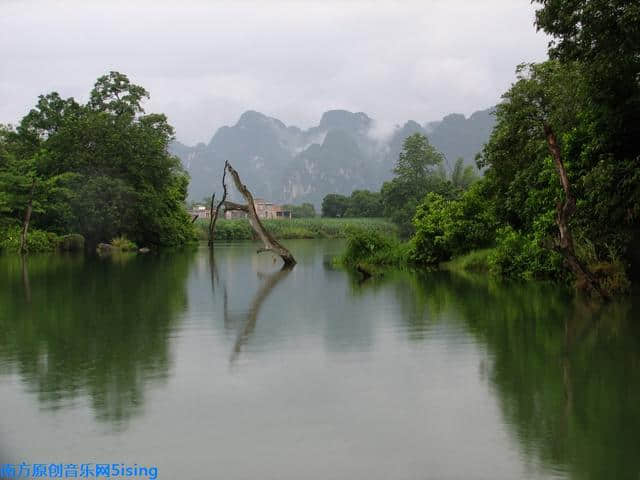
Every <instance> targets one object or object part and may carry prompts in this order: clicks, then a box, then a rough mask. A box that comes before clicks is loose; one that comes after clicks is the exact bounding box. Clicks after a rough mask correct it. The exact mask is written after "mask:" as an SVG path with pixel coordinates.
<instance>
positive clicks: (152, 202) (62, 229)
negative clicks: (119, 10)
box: [0, 72, 195, 245]
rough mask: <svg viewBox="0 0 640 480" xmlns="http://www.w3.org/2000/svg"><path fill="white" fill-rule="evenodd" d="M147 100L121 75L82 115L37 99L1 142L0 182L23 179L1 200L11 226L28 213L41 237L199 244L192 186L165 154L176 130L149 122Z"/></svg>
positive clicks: (163, 121) (65, 104)
mask: <svg viewBox="0 0 640 480" xmlns="http://www.w3.org/2000/svg"><path fill="white" fill-rule="evenodd" d="M145 98H148V93H147V92H146V90H144V88H142V87H140V86H138V85H134V84H132V83H131V82H130V81H129V79H128V78H127V77H126V76H125V75H123V74H121V73H118V72H111V73H109V74H108V75H105V76H102V77H100V78H99V79H98V80H97V82H96V85H95V87H94V89H93V90H92V92H91V94H90V100H89V102H88V103H87V104H86V105H80V104H78V103H77V102H76V101H75V100H74V99H72V98H69V99H62V98H61V97H60V96H59V95H58V94H57V93H55V92H54V93H50V94H48V95H41V96H40V97H39V99H38V102H37V104H36V106H35V107H34V108H33V109H32V110H31V111H30V112H29V113H28V114H27V115H26V116H25V117H24V118H23V119H22V121H21V122H20V124H19V126H18V128H17V129H16V130H15V131H8V130H7V129H5V130H4V131H3V133H2V144H3V147H2V149H1V150H0V182H2V181H3V180H2V178H4V179H5V180H4V182H5V183H7V182H10V179H11V177H12V176H13V177H16V176H17V177H19V181H17V180H16V181H14V182H13V183H12V185H13V187H12V189H9V190H8V192H9V194H7V193H5V194H3V195H2V196H1V197H0V202H1V203H0V208H1V209H2V211H3V215H4V216H5V217H12V218H14V219H15V218H17V217H18V212H20V211H22V212H24V211H25V210H28V209H29V205H31V204H32V205H33V208H32V209H33V223H34V226H35V227H37V228H41V229H46V230H49V231H54V232H58V233H68V232H70V231H76V232H77V233H80V234H82V235H85V236H86V237H87V239H88V240H89V243H90V244H91V243H95V242H99V241H109V240H110V239H111V236H112V235H126V236H128V237H129V238H130V239H131V240H133V241H135V242H136V243H138V244H142V245H147V244H151V245H178V244H182V243H184V242H186V241H189V240H191V239H193V238H195V232H194V228H193V226H192V225H191V223H190V221H189V218H188V215H187V213H186V211H185V199H186V194H187V186H188V181H189V179H188V176H187V174H186V172H185V171H184V170H183V169H182V166H181V164H180V161H179V160H178V159H177V158H176V157H173V156H171V155H170V154H169V153H168V150H167V148H168V145H169V143H170V142H171V140H172V139H173V128H172V127H171V126H170V125H169V124H168V122H167V118H166V117H165V116H164V115H162V114H145V112H144V109H143V107H142V101H143V100H144V99H145ZM25 189H26V190H28V191H29V192H30V195H28V197H30V198H31V199H32V200H29V199H27V197H25ZM12 192H13V193H12ZM12 205H13V206H12Z"/></svg>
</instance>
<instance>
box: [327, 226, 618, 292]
mask: <svg viewBox="0 0 640 480" xmlns="http://www.w3.org/2000/svg"><path fill="white" fill-rule="evenodd" d="M507 247H508V245H507V246H505V245H497V246H493V247H489V248H483V249H476V250H471V251H469V252H466V253H464V254H460V255H457V256H455V257H453V258H451V259H450V260H448V261H445V262H425V261H424V260H423V259H424V256H423V255H420V252H419V251H418V249H417V247H416V241H415V237H413V238H412V239H410V240H409V241H407V242H401V241H400V240H398V239H397V237H395V236H381V235H378V234H377V233H376V232H372V231H369V232H367V231H357V230H354V231H353V232H352V233H351V234H350V235H349V236H348V238H347V247H346V249H345V251H344V252H343V253H342V255H340V256H338V257H336V258H335V259H334V263H336V264H338V265H341V266H343V267H345V268H347V269H351V270H355V271H357V272H359V273H360V274H361V275H362V276H364V277H371V276H382V275H384V274H385V273H386V272H387V271H389V270H393V269H398V268H400V269H406V268H409V269H415V270H434V269H440V270H449V271H453V272H471V273H482V274H486V275H490V276H493V277H496V278H504V279H520V280H544V281H552V282H556V283H558V284H565V285H570V284H574V286H575V287H576V289H578V290H583V289H584V288H583V287H584V286H583V285H580V284H579V283H576V282H575V280H574V279H573V278H572V277H571V275H570V274H569V273H568V272H566V276H561V277H558V276H554V272H555V271H556V270H557V269H549V270H547V271H546V272H545V271H544V269H542V268H537V269H535V268H528V266H529V265H535V264H536V263H535V262H536V261H537V258H535V257H534V256H531V257H528V256H526V255H522V254H521V255H515V254H514V251H513V249H510V248H507ZM578 253H579V257H580V260H581V262H582V263H583V264H584V265H585V266H586V268H588V270H589V271H590V273H591V275H592V276H593V278H594V280H595V281H596V282H598V284H599V286H600V288H601V289H602V290H603V291H605V292H607V293H608V294H609V295H611V296H614V295H618V294H623V293H627V292H629V290H630V288H631V281H630V279H629V277H628V276H627V274H626V271H625V266H624V264H623V263H622V262H621V261H620V260H619V259H614V260H613V261H609V262H605V261H602V260H601V259H599V258H598V257H597V255H595V252H594V251H593V248H587V247H582V248H580V249H578ZM558 258H559V260H558V261H562V258H561V257H559V256H558ZM545 273H546V274H545Z"/></svg>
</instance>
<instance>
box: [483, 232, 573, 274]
mask: <svg viewBox="0 0 640 480" xmlns="http://www.w3.org/2000/svg"><path fill="white" fill-rule="evenodd" d="M489 270H490V271H491V272H492V273H495V274H497V275H501V276H503V277H514V278H515V277H519V278H525V279H531V278H550V279H557V280H561V279H566V278H567V273H566V270H565V269H564V268H563V258H562V256H561V255H560V254H558V253H557V252H555V251H553V250H550V249H547V248H543V247H542V246H541V245H540V241H539V240H538V239H536V238H535V237H534V236H533V235H532V234H522V233H520V232H518V231H516V230H514V229H513V228H512V227H502V228H500V229H498V231H497V234H496V248H495V249H493V250H492V251H491V254H490V255H489Z"/></svg>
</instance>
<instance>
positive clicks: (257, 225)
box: [216, 162, 296, 268]
mask: <svg viewBox="0 0 640 480" xmlns="http://www.w3.org/2000/svg"><path fill="white" fill-rule="evenodd" d="M224 170H225V174H226V172H227V171H228V172H229V174H230V175H231V178H233V183H234V184H235V186H236V188H237V189H238V191H239V192H240V193H241V194H242V196H243V197H244V199H245V200H246V202H247V204H246V205H240V204H237V203H233V202H227V201H226V195H227V189H226V185H225V184H224V175H225V174H223V176H222V183H223V186H224V188H225V190H224V197H223V200H222V202H221V203H220V204H218V208H219V207H220V205H221V204H222V203H224V206H225V210H240V211H243V212H246V213H247V216H248V218H249V224H251V227H252V228H253V230H254V231H255V232H256V233H257V234H258V237H259V238H260V240H262V243H263V244H264V248H261V249H259V250H258V253H260V252H267V251H270V252H273V253H275V254H276V255H279V256H280V258H282V261H283V262H284V267H285V268H286V267H293V266H294V265H295V264H296V260H295V258H293V255H291V252H289V250H287V249H286V248H285V247H284V246H283V245H282V244H280V242H278V241H277V240H276V239H275V238H274V237H273V235H271V234H270V233H269V232H268V231H267V229H266V228H264V226H263V225H262V222H261V221H260V218H259V217H258V214H257V212H256V207H255V203H254V201H253V195H252V194H251V192H250V191H249V189H248V188H247V187H246V185H244V184H243V183H242V181H241V180H240V175H239V174H238V172H237V171H236V170H235V169H234V168H233V167H232V166H231V164H230V163H229V162H225V164H224ZM216 216H217V214H216Z"/></svg>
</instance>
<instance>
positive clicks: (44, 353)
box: [0, 252, 193, 426]
mask: <svg viewBox="0 0 640 480" xmlns="http://www.w3.org/2000/svg"><path fill="white" fill-rule="evenodd" d="M165 260H166V259H165V258H163V257H162V256H145V257H135V256H129V257H117V258H115V257H114V258H106V259H98V258H85V257H83V256H73V257H67V256H62V255H47V256H30V257H29V258H24V259H20V258H18V257H12V256H3V257H1V258H0V262H1V264H2V265H1V266H2V270H3V271H4V272H5V274H3V275H2V276H0V305H2V308H1V309H0V364H2V365H3V366H4V368H5V369H8V370H10V371H13V370H15V369H17V370H18V371H19V372H20V376H21V378H22V379H23V381H25V382H26V384H27V385H28V386H29V389H31V390H32V391H34V392H35V393H37V395H38V398H39V401H40V403H41V405H42V406H43V407H44V408H48V409H57V408H61V407H64V406H66V405H70V404H71V402H72V400H73V399H74V398H76V397H78V396H79V395H87V396H88V397H89V398H90V400H91V405H92V408H93V410H94V412H95V415H96V417H97V418H98V419H99V420H102V421H105V422H112V423H113V424H114V425H115V426H117V425H124V424H125V423H126V421H127V420H128V419H129V418H130V417H131V415H133V414H135V413H136V412H138V411H139V410H140V409H142V407H143V404H144V392H145V389H146V385H147V384H148V383H156V382H161V381H163V380H164V379H165V378H166V377H167V372H168V368H169V362H170V359H169V351H168V350H169V349H168V338H169V333H170V331H171V330H172V329H174V328H175V327H176V325H175V323H176V319H177V318H178V314H179V313H180V312H182V311H184V310H185V308H186V302H187V296H186V290H185V281H186V278H187V273H188V271H189V266H190V263H191V262H192V260H193V252H183V253H179V254H173V255H171V259H170V261H165Z"/></svg>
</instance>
